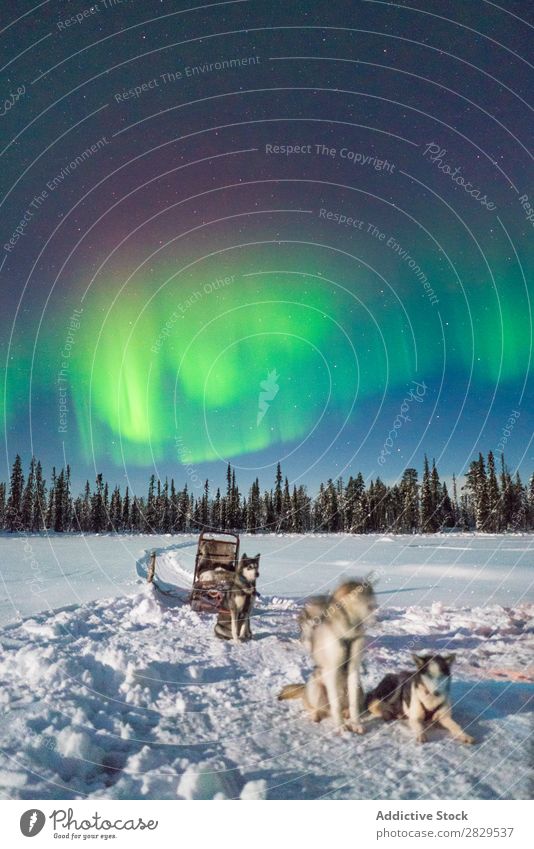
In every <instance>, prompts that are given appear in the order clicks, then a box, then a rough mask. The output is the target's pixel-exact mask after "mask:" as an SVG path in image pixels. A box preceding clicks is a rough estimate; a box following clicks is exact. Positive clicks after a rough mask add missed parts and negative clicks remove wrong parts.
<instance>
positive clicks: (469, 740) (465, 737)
mask: <svg viewBox="0 0 534 849" xmlns="http://www.w3.org/2000/svg"><path fill="white" fill-rule="evenodd" d="M456 739H457V740H458V742H459V743H466V744H467V745H468V746H472V745H473V743H474V742H475V738H474V737H471V735H470V734H465V732H464V733H463V734H458V736H457V738H456Z"/></svg>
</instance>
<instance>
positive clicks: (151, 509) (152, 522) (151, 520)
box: [144, 475, 158, 534]
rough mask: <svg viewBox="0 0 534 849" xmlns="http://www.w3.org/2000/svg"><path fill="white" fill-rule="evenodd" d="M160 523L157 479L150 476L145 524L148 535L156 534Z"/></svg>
mask: <svg viewBox="0 0 534 849" xmlns="http://www.w3.org/2000/svg"><path fill="white" fill-rule="evenodd" d="M157 521H158V511H157V508H156V478H155V475H150V481H149V483H148V495H147V499H146V510H145V515H144V522H145V525H146V528H147V531H148V533H150V534H151V533H154V531H155V529H156V525H157Z"/></svg>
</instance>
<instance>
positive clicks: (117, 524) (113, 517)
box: [109, 486, 122, 533]
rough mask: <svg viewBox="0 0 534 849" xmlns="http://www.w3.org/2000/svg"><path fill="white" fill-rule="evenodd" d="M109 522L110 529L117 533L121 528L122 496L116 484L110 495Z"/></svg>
mask: <svg viewBox="0 0 534 849" xmlns="http://www.w3.org/2000/svg"><path fill="white" fill-rule="evenodd" d="M109 523H110V526H111V530H112V531H115V532H116V533H118V532H119V531H121V530H122V498H121V493H120V489H119V487H118V486H116V487H115V488H114V490H113V493H112V495H111V502H110V505H109Z"/></svg>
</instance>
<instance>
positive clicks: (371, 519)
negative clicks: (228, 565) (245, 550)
mask: <svg viewBox="0 0 534 849" xmlns="http://www.w3.org/2000/svg"><path fill="white" fill-rule="evenodd" d="M202 528H204V529H212V530H235V531H248V532H251V533H254V532H261V531H263V532H265V531H267V532H269V531H272V532H294V533H305V532H309V531H315V532H325V531H328V532H348V533H355V534H365V533H387V532H393V533H433V532H436V531H440V530H442V529H444V528H457V529H460V530H477V531H486V532H490V533H498V532H502V531H526V530H531V529H532V528H534V475H532V477H531V479H530V483H529V486H528V487H527V486H525V485H524V484H523V483H522V481H521V478H520V476H519V474H516V475H515V476H514V477H513V478H512V476H511V475H510V473H509V471H508V469H507V467H506V464H505V462H504V456H501V464H500V470H499V472H498V473H497V471H496V468H495V458H494V456H493V454H492V453H491V452H490V453H489V454H488V456H487V460H486V459H485V458H484V457H483V456H482V454H480V455H479V457H478V460H475V461H473V462H472V463H471V465H470V468H469V471H468V472H467V474H466V480H465V484H464V486H463V487H462V488H461V490H460V491H458V487H457V483H456V479H455V477H454V476H453V479H452V492H450V493H449V491H448V488H447V485H446V484H445V482H442V481H441V480H440V476H439V473H438V470H437V468H436V464H435V462H433V463H432V465H431V466H430V464H429V462H428V460H427V458H426V457H425V462H424V468H423V474H422V478H421V482H419V476H418V472H417V470H416V469H413V468H410V469H406V471H405V472H404V474H403V476H402V479H401V480H400V481H399V482H398V483H396V484H394V485H393V486H387V485H386V484H385V483H384V482H383V481H382V480H380V478H376V480H372V481H370V482H369V483H368V484H366V482H365V480H364V478H363V476H362V474H361V473H358V474H357V475H356V477H352V476H351V477H349V479H348V480H347V482H346V483H345V482H344V481H343V480H342V479H338V480H336V481H334V480H331V479H330V480H328V481H327V483H326V484H321V485H320V487H319V492H318V493H317V495H316V496H315V497H314V498H312V497H310V496H309V495H308V493H307V491H306V487H305V486H302V485H301V486H298V487H297V486H293V487H290V485H289V481H288V479H287V477H286V478H284V477H283V475H282V470H281V468H280V464H278V467H277V470H276V477H275V481H274V486H273V488H272V489H270V490H265V491H263V492H261V490H260V484H259V481H258V479H256V480H255V481H254V483H253V484H252V486H251V487H250V489H249V491H248V493H247V494H244V493H242V492H241V491H240V490H239V487H238V485H237V483H236V477H235V471H234V470H233V469H232V468H231V466H230V465H228V468H227V475H226V487H225V489H224V491H223V492H222V493H221V490H220V489H216V491H215V492H214V493H212V492H211V490H210V485H209V481H206V482H205V484H204V488H203V491H202V494H201V495H195V494H194V493H192V492H190V491H189V489H188V487H187V485H186V486H184V487H183V489H179V490H178V489H176V486H175V483H174V480H173V479H171V480H170V481H169V480H168V479H167V478H166V479H165V480H164V481H161V480H156V478H155V476H154V475H152V476H151V478H150V482H149V485H148V492H147V494H146V496H143V497H138V496H137V495H134V494H132V493H131V492H130V490H129V487H126V489H125V491H124V493H121V490H120V488H119V487H118V486H116V487H114V489H113V490H111V489H110V487H109V485H108V484H107V482H105V481H104V479H103V477H102V475H101V474H99V475H97V477H96V480H95V483H94V485H93V486H92V487H91V485H90V483H89V481H87V482H86V484H85V488H84V490H83V492H82V493H81V494H80V495H78V496H77V497H73V495H72V492H71V471H70V467H69V466H67V468H66V469H61V470H60V471H59V473H58V472H57V470H56V469H55V468H54V469H53V470H52V475H51V478H50V481H49V482H48V483H47V481H46V480H45V479H44V477H43V469H42V465H41V463H40V462H38V461H37V460H36V459H35V458H33V459H32V460H31V462H30V466H29V469H28V473H27V476H26V477H25V476H24V473H23V468H22V462H21V459H20V457H19V456H18V455H17V457H16V458H15V462H14V464H13V469H12V472H11V479H10V482H9V485H6V484H5V483H2V484H0V529H2V530H4V531H11V532H17V531H18V532H25V533H38V532H40V531H45V530H47V531H56V532H58V533H61V532H65V531H78V532H80V531H81V532H83V533H103V532H112V531H115V532H132V533H180V532H186V531H198V530H200V529H202Z"/></svg>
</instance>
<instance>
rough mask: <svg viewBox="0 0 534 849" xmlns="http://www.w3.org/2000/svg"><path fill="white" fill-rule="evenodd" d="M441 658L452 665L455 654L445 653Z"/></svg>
mask: <svg viewBox="0 0 534 849" xmlns="http://www.w3.org/2000/svg"><path fill="white" fill-rule="evenodd" d="M443 660H444V661H445V663H447V664H448V665H449V666H452V665H453V663H454V661H455V660H456V655H455V654H445V655H443Z"/></svg>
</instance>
